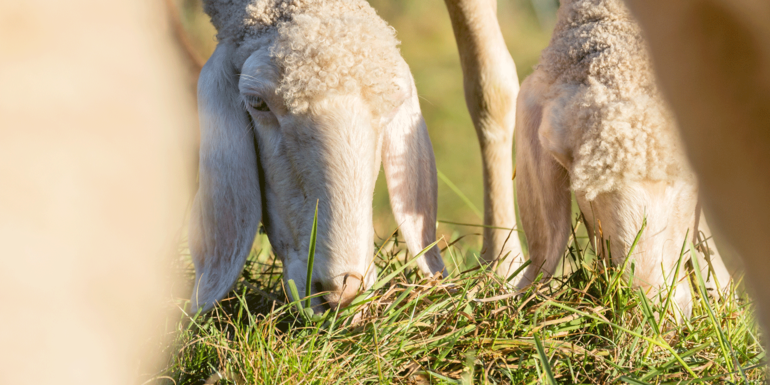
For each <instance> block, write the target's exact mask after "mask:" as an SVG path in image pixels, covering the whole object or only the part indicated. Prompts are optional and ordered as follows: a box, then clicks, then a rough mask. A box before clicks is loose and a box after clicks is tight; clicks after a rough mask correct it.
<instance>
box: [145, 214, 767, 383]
mask: <svg viewBox="0 0 770 385" xmlns="http://www.w3.org/2000/svg"><path fill="white" fill-rule="evenodd" d="M577 223H579V222H577ZM576 227H577V228H578V229H579V227H580V224H577V225H576ZM576 234H578V232H574V235H573V237H572V238H571V240H570V244H569V247H568V249H567V250H566V251H565V254H564V261H566V264H567V265H570V266H572V270H573V272H572V274H571V275H568V276H564V277H559V278H555V279H554V280H552V281H551V282H548V283H545V282H538V283H536V284H535V285H534V286H533V287H531V288H530V289H529V290H527V291H525V292H522V293H519V295H518V296H514V295H511V294H510V291H509V290H507V289H506V288H505V279H504V278H503V277H499V276H496V275H495V274H494V273H493V272H492V271H490V270H488V268H487V267H485V266H483V265H479V264H478V263H477V261H476V260H475V259H474V256H475V255H476V254H475V252H474V251H472V250H469V248H468V247H466V246H465V242H464V235H458V236H456V237H455V238H453V239H452V240H451V241H446V240H443V239H442V240H440V241H439V245H441V246H442V250H443V253H442V254H443V255H445V256H446V257H445V258H446V260H447V262H448V266H450V268H451V269H452V270H453V273H452V274H451V276H450V278H449V279H447V280H445V281H443V282H442V283H441V284H436V283H435V281H434V282H429V281H428V280H426V279H425V277H421V276H419V275H417V274H418V273H416V272H415V271H414V269H412V268H410V267H413V266H411V265H413V264H412V263H410V262H409V261H413V259H411V258H405V257H406V256H405V251H404V249H403V246H402V243H401V242H399V238H398V235H397V234H393V235H392V236H391V237H389V238H388V239H386V240H384V241H382V242H381V243H379V244H378V245H377V246H378V250H379V252H378V254H377V257H376V258H375V263H376V265H377V269H378V270H379V271H380V274H379V281H378V282H377V283H376V284H375V286H374V288H373V290H371V291H369V292H367V293H364V294H362V295H361V296H360V297H359V298H358V299H356V301H354V303H353V305H352V306H351V307H350V308H348V309H345V310H336V311H328V312H326V313H325V314H323V315H316V316H309V315H308V313H307V312H306V309H304V308H303V302H293V303H287V302H286V298H288V296H287V294H286V293H287V292H288V291H290V290H292V288H291V287H285V286H284V285H283V283H282V280H281V272H282V267H281V263H280V262H279V261H276V260H275V259H274V258H273V256H272V255H271V253H270V248H269V245H268V244H267V242H266V236H264V235H260V236H259V237H258V241H257V246H256V247H255V248H254V250H253V252H252V254H251V256H250V258H249V261H248V263H247V267H246V269H245V270H244V273H243V276H242V278H241V279H240V280H239V282H238V284H237V287H236V289H235V291H234V295H233V296H232V297H231V298H229V299H227V300H225V301H224V302H223V303H222V305H221V306H220V307H217V308H216V309H215V310H214V311H213V312H212V313H210V314H208V315H204V316H198V317H195V316H192V317H188V315H187V314H181V313H178V314H179V318H174V319H170V320H169V321H168V324H167V333H168V335H169V336H172V337H173V339H172V341H171V342H170V343H168V344H167V345H164V346H163V347H162V348H163V350H164V352H165V353H166V354H168V355H169V357H170V358H169V361H168V362H167V367H166V369H165V370H164V371H163V372H162V373H159V374H157V375H156V376H153V378H155V379H157V380H158V381H160V383H167V384H172V383H174V384H180V385H181V384H204V383H205V384H214V383H219V384H233V383H236V384H244V383H245V384H305V383H307V384H350V383H405V384H471V383H477V384H556V383H559V384H607V383H628V384H661V383H680V384H685V383H706V384H709V383H735V384H737V383H741V384H753V383H757V384H759V383H764V382H765V379H766V375H765V369H764V365H765V362H766V358H765V352H764V349H763V348H762V346H761V345H760V343H759V335H758V329H757V326H756V324H755V322H754V320H753V318H752V309H751V305H750V301H748V299H747V298H746V297H745V295H744V294H742V291H740V290H736V289H734V288H733V289H731V290H730V293H731V295H732V297H731V298H730V299H729V300H726V301H714V300H712V299H710V298H709V297H708V296H703V295H702V293H703V291H701V288H704V286H703V281H702V279H703V278H702V277H698V276H696V275H695V274H691V275H690V279H689V281H688V282H683V283H681V284H689V285H692V288H693V289H694V290H693V293H697V294H695V295H694V296H693V304H694V306H693V316H692V318H691V319H689V320H687V319H684V320H680V321H679V322H678V323H677V321H676V319H677V318H678V317H677V316H676V315H677V310H676V309H675V306H674V304H673V302H672V301H670V299H669V298H668V296H667V295H666V293H662V294H661V296H660V298H659V301H650V300H648V299H647V297H646V296H645V295H644V294H643V293H641V292H640V291H638V290H634V289H632V288H630V286H629V285H628V282H629V281H628V278H627V277H626V278H624V277H623V275H622V274H619V270H618V269H615V268H612V267H608V266H607V264H606V263H605V262H604V261H601V260H599V259H597V258H595V256H594V254H593V251H592V250H591V248H590V246H589V242H588V239H586V238H585V237H582V236H580V235H576ZM688 252H689V248H688V246H686V245H685V246H684V247H683V249H682V254H683V255H685V254H686V253H688ZM179 268H180V269H181V270H182V271H186V272H187V277H188V280H189V279H192V269H191V265H190V264H189V262H186V261H184V260H182V262H181V264H180V266H179ZM681 268H685V266H684V264H682V266H681ZM295 290H296V289H295ZM703 290H705V288H704V289H703ZM185 302H186V301H185V300H181V299H180V300H179V302H178V303H177V304H176V305H177V306H179V307H180V308H181V307H182V306H184V305H185ZM658 314H665V316H664V317H662V318H661V317H658ZM217 381H219V382H217Z"/></svg>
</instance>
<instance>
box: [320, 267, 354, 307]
mask: <svg viewBox="0 0 770 385" xmlns="http://www.w3.org/2000/svg"><path fill="white" fill-rule="evenodd" d="M363 278H364V277H363V276H362V275H361V274H358V273H346V274H344V275H343V276H342V279H339V278H338V279H333V280H330V281H327V282H322V283H321V286H322V287H323V289H324V291H328V292H329V294H327V295H325V296H324V299H325V300H326V305H327V306H329V308H331V309H332V310H335V309H337V307H338V306H339V308H340V309H342V308H344V307H346V306H348V305H350V303H351V302H353V300H354V299H355V298H356V296H357V295H358V293H359V292H360V290H361V284H362V283H363V282H364V280H363Z"/></svg>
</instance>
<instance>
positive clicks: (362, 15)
mask: <svg viewBox="0 0 770 385" xmlns="http://www.w3.org/2000/svg"><path fill="white" fill-rule="evenodd" d="M204 3H205V4H204V6H205V11H206V13H207V14H208V15H209V16H210V17H211V22H212V23H213V24H214V26H215V27H216V29H217V32H218V33H217V38H218V39H219V41H220V42H230V43H234V44H237V45H240V46H250V43H251V42H254V41H258V40H264V39H263V38H264V37H269V39H267V41H268V42H269V44H272V45H271V47H270V53H271V56H272V59H273V62H274V63H275V64H276V65H277V66H278V67H279V68H280V70H281V75H282V76H281V83H280V85H279V87H278V89H277V90H276V92H277V93H279V94H280V95H281V96H282V97H283V99H284V101H285V103H286V107H287V108H289V110H291V111H292V112H303V111H306V110H307V109H308V108H309V107H310V101H311V100H312V99H313V98H314V97H316V96H318V95H319V94H321V93H327V92H335V91H345V92H353V91H356V90H359V91H360V92H361V94H362V96H363V97H364V98H367V99H369V100H371V101H372V103H371V105H372V106H375V107H377V108H378V109H379V110H378V111H375V112H384V111H390V110H392V109H393V108H394V107H396V105H395V104H396V103H397V102H398V101H399V96H400V95H401V94H400V92H399V91H400V88H399V86H398V84H397V83H396V82H395V80H396V79H398V78H399V77H402V76H403V72H402V71H403V67H402V59H401V57H400V53H399V50H398V44H399V41H398V40H397V39H396V37H395V30H394V29H393V28H392V27H390V26H388V25H387V23H385V21H384V20H382V19H381V18H380V17H379V16H377V13H376V11H375V10H374V9H372V7H371V6H370V5H369V4H368V3H367V2H366V1H365V0H204Z"/></svg>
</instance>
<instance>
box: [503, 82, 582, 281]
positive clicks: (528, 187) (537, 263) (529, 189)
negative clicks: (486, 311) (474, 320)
mask: <svg viewBox="0 0 770 385" xmlns="http://www.w3.org/2000/svg"><path fill="white" fill-rule="evenodd" d="M544 87H546V86H545V85H543V84H542V83H540V82H538V78H537V77H536V76H534V75H533V76H530V77H529V78H528V79H527V80H526V81H524V84H522V86H521V92H520V93H519V100H518V102H517V107H516V128H515V133H514V135H515V140H516V170H517V172H516V196H517V198H518V204H519V214H520V216H521V225H522V227H523V229H524V233H525V234H526V236H527V243H528V245H529V258H530V260H531V261H532V263H531V264H530V265H529V267H527V270H525V271H524V274H522V275H520V278H516V280H518V283H516V285H517V287H518V288H523V287H526V286H528V285H529V284H530V283H532V281H533V280H534V279H535V278H536V277H537V275H538V273H539V272H541V271H542V272H543V274H544V275H545V276H546V277H550V276H551V275H553V273H554V271H555V270H556V266H557V265H558V263H559V260H560V257H561V255H562V252H563V251H564V247H565V246H566V244H567V239H568V236H569V233H570V210H571V199H570V190H569V175H568V173H567V170H566V169H565V168H564V167H563V166H562V165H561V164H559V162H557V160H556V158H555V156H561V154H560V153H559V154H557V155H554V150H553V149H552V148H551V147H552V146H551V144H552V143H551V139H556V138H549V137H548V133H553V132H554V131H553V130H550V129H549V127H548V125H549V124H550V119H549V110H550V105H544V101H543V100H542V99H543V97H542V94H543V92H544ZM544 134H545V135H544Z"/></svg>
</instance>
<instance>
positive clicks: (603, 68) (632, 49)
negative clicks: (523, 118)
mask: <svg viewBox="0 0 770 385" xmlns="http://www.w3.org/2000/svg"><path fill="white" fill-rule="evenodd" d="M538 70H539V72H540V73H541V74H542V75H543V76H544V80H545V82H546V83H547V84H549V85H550V86H549V95H546V98H550V99H552V100H557V101H558V105H560V110H561V111H560V112H558V113H556V114H554V115H555V116H554V117H552V119H555V120H554V122H553V123H555V124H558V125H559V126H560V127H563V128H564V130H565V132H566V134H567V136H568V138H566V140H567V141H568V142H567V143H570V144H571V145H572V156H573V162H572V164H571V169H570V170H569V172H570V179H571V183H572V186H571V187H572V189H573V190H575V191H581V192H584V193H585V194H586V197H587V198H588V199H589V200H592V199H593V198H595V197H596V195H597V194H600V193H604V192H610V191H614V190H616V189H618V188H620V187H621V186H622V184H623V183H624V182H625V181H628V180H667V179H674V178H679V177H682V176H684V175H686V174H687V171H686V166H684V165H685V160H684V158H683V156H682V151H681V150H680V148H679V138H678V136H677V130H676V126H675V123H674V120H673V116H672V114H671V113H670V111H669V109H668V107H667V106H666V104H665V102H664V100H663V98H662V96H661V95H660V93H659V92H658V89H657V86H656V80H655V76H654V73H653V69H652V64H651V62H650V58H649V55H648V50H647V46H646V43H645V41H644V38H643V36H642V31H641V30H640V28H639V27H638V26H637V24H636V22H635V21H634V20H633V18H632V16H631V15H630V13H629V11H628V10H627V9H626V7H625V5H624V4H623V1H622V0H563V1H562V5H561V8H560V9H559V14H558V22H557V25H556V28H555V30H554V34H553V38H552V39H551V43H550V45H549V47H548V48H547V49H546V50H545V51H543V54H542V56H541V60H540V65H539V67H538Z"/></svg>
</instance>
